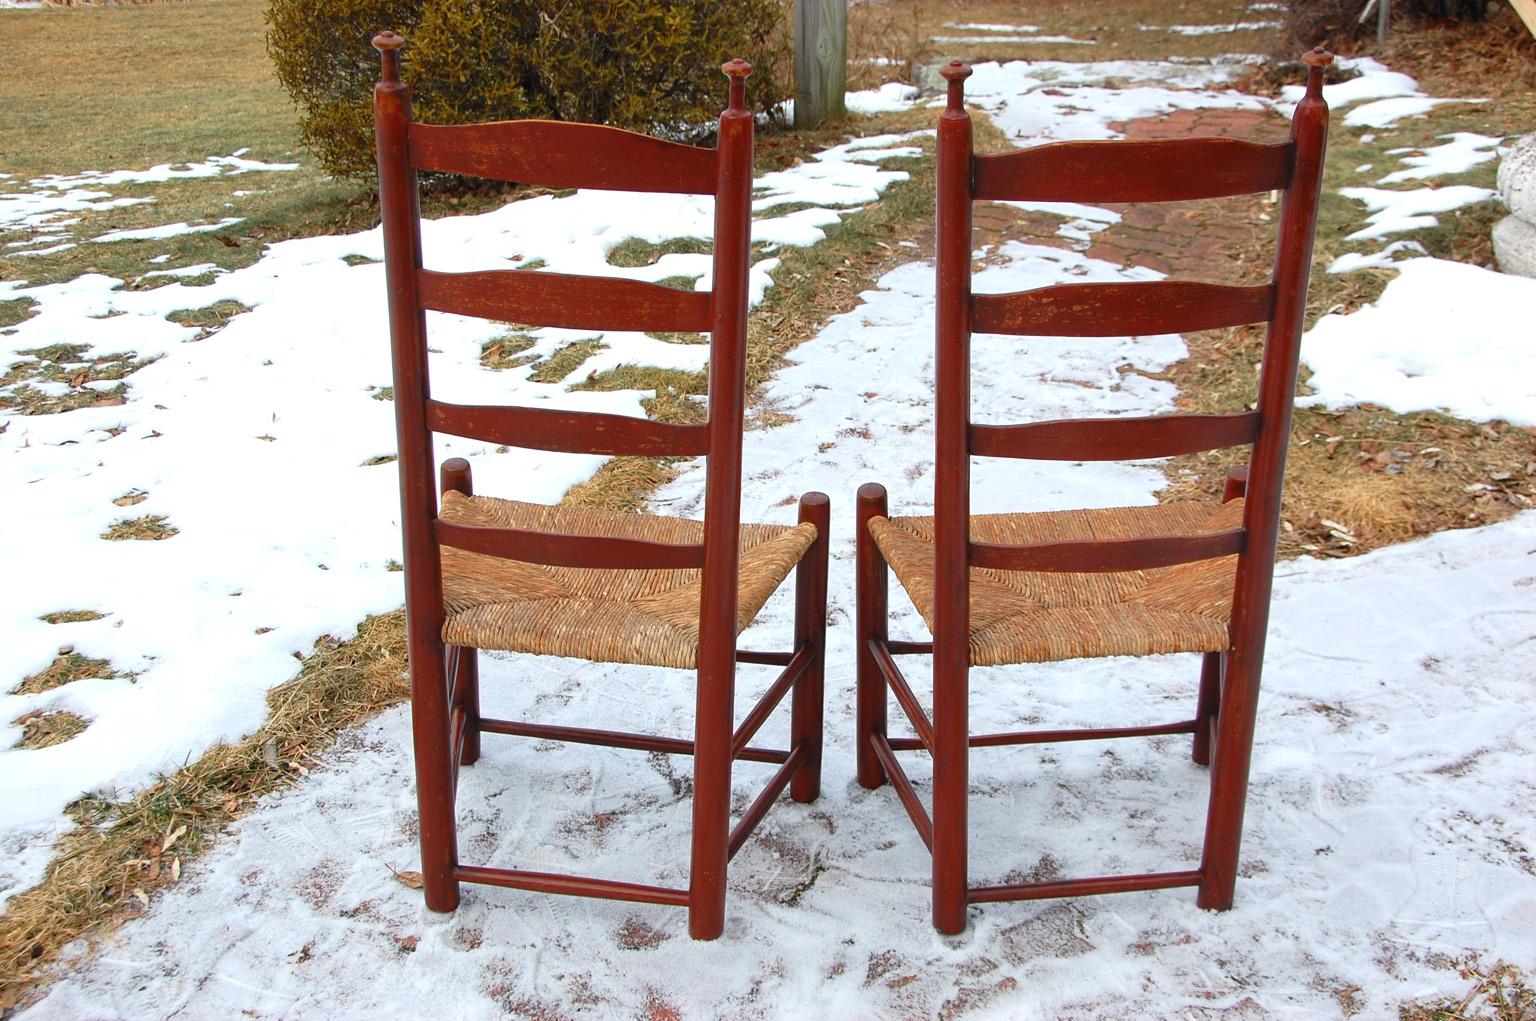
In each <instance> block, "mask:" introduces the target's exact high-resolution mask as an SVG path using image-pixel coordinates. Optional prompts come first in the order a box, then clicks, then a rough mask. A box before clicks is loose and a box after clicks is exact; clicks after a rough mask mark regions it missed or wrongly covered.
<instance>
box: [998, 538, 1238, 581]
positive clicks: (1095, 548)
mask: <svg viewBox="0 0 1536 1021" xmlns="http://www.w3.org/2000/svg"><path fill="white" fill-rule="evenodd" d="M1246 537H1247V533H1246V532H1245V531H1243V529H1241V528H1233V529H1228V530H1227V531H1223V532H1210V533H1208V534H1205V535H1166V536H1156V537H1153V538H1142V539H1068V540H1065V541H1062V542H1041V543H1029V544H1026V545H1007V544H1002V543H990V542H973V543H971V545H970V564H971V566H972V567H983V568H989V569H991V570H995V571H1073V572H1081V573H1102V572H1108V571H1145V570H1149V569H1151V568H1154V567H1171V566H1173V565H1174V564H1187V563H1191V562H1193V561H1196V560H1210V559H1211V558H1212V557H1225V556H1231V555H1232V554H1235V553H1241V552H1242V551H1243V544H1244V541H1245V539H1246Z"/></svg>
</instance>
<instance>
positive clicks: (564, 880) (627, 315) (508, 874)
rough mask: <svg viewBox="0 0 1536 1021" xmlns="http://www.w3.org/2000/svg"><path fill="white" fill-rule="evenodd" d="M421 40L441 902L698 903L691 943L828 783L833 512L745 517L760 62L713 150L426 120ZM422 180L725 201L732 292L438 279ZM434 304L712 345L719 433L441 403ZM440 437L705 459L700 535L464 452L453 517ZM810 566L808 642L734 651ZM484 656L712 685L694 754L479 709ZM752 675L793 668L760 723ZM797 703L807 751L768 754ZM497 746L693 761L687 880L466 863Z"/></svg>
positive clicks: (423, 419)
mask: <svg viewBox="0 0 1536 1021" xmlns="http://www.w3.org/2000/svg"><path fill="white" fill-rule="evenodd" d="M403 43H404V40H402V39H401V38H400V37H399V36H397V35H394V34H393V33H385V34H382V35H380V36H378V37H377V38H375V39H374V46H375V47H377V48H378V50H379V52H380V54H381V56H382V61H383V74H382V80H381V81H380V82H379V85H378V87H377V89H376V90H375V106H374V111H375V118H376V130H377V139H378V160H379V195H380V206H381V207H382V213H383V221H384V239H385V262H386V270H387V278H388V285H389V317H390V334H391V339H392V341H393V350H394V377H395V409H396V413H397V422H398V433H399V447H400V486H401V502H402V506H403V520H402V527H403V530H404V540H405V582H406V620H407V626H408V631H409V635H408V638H409V648H410V664H411V709H412V725H413V728H414V743H415V752H416V782H417V793H418V801H419V807H420V812H421V851H422V876H423V879H424V883H425V888H426V900H427V906H428V907H429V908H431V909H432V910H435V911H452V910H453V909H454V908H455V907H456V906H457V905H458V901H459V884H460V883H462V882H471V883H488V884H491V885H493V886H505V887H513V888H516V889H524V890H535V891H542V892H546V893H564V894H574V895H577V896H584V897H607V898H613V899H616V900H626V901H649V902H654V903H659V904H673V905H686V906H687V907H688V926H689V932H690V933H691V934H692V935H693V936H694V937H695V938H698V939H713V938H714V937H716V936H718V935H719V934H720V931H721V927H722V925H723V921H724V911H725V880H726V864H727V862H728V861H729V860H730V858H731V857H732V856H734V855H735V853H736V852H737V851H738V850H739V849H740V848H741V846H742V845H743V844H744V843H745V841H746V839H747V837H748V836H749V835H750V834H751V833H752V831H753V829H754V828H755V827H756V826H757V824H758V823H759V822H760V821H761V820H762V818H763V816H764V815H765V814H766V813H767V811H768V809H769V807H770V806H771V805H772V804H773V803H774V801H776V800H777V798H778V796H779V794H780V793H782V792H783V790H784V788H785V787H789V789H790V793H791V795H792V797H793V798H794V799H795V800H796V801H801V802H808V801H812V800H814V799H815V798H816V796H817V794H818V790H819V786H820V776H821V701H822V669H823V668H822V659H823V650H824V648H825V630H826V588H827V538H826V536H827V514H828V504H827V498H826V497H825V496H823V495H822V494H820V493H810V494H807V495H806V496H805V497H803V498H802V500H801V501H800V523H799V524H798V525H794V526H783V527H774V526H767V525H744V524H742V523H741V522H740V504H741V447H742V441H741V434H742V410H743V402H744V390H745V363H746V318H747V270H748V257H749V249H748V245H749V234H750V227H751V195H752V125H753V122H752V114H751V113H750V112H749V111H748V110H747V108H746V105H745V101H744V97H745V87H746V83H745V79H746V76H747V75H748V74H749V73H750V72H751V66H750V65H748V64H747V63H746V62H744V61H740V60H737V61H732V62H731V63H728V64H726V65H725V66H724V71H725V73H726V75H728V76H729V80H730V102H729V106H728V107H727V109H726V110H725V111H724V112H723V113H722V114H721V115H720V131H719V146H718V148H717V149H715V150H713V151H711V150H708V149H700V148H694V147H691V146H685V145H679V144H676V143H672V142H665V141H661V140H658V139H653V138H648V137H646V136H644V135H638V134H634V133H631V132H627V131H620V130H618V129H615V128H608V127H599V126H595V125H587V124H569V123H556V122H550V121H506V122H500V123H494V124H475V125H465V126H441V125H430V124H417V123H414V122H413V121H412V119H411V107H410V97H409V93H408V90H407V89H406V87H405V86H404V85H403V84H401V82H400V80H399V52H398V50H399V48H400V46H402V45H403ZM418 171H438V172H442V173H451V174H463V175H470V176H476V177H489V178H495V179H500V180H514V181H519V182H523V183H527V184H542V185H549V186H553V187H565V188H609V189H619V190H626V191H640V192H675V193H682V194H695V195H713V196H714V197H715V244H714V277H713V280H714V289H713V290H712V291H710V292H708V293H703V292H695V291H682V290H677V289H674V288H669V287H663V286H660V285H656V284H648V283H641V282H636V281H631V280H621V279H612V278H602V277H586V276H568V275H562V274H557V273H547V272H537V271H529V270H521V271H512V270H493V271H487V272H477V273H440V272H436V271H433V270H429V269H424V268H423V267H422V254H421V224H420V216H419V212H418V208H417V185H416V174H417V172H418ZM428 309H433V310H437V311H440V312H456V313H459V314H462V315H471V316H480V317H484V318H489V319H495V320H500V321H512V322H519V323H536V324H542V325H548V326H563V327H572V328H580V329H593V330H609V329H624V330H637V331H678V332H699V333H704V332H707V333H708V334H709V335H710V363H709V395H710V396H709V418H708V422H707V424H703V425H678V424H665V423H660V422H652V421H648V420H646V419H638V418H629V417H625V416H620V415H605V414H590V413H582V412H573V411H551V410H539V409H533V408H526V407H510V406H468V405H458V404H449V403H444V402H442V401H438V400H435V399H433V397H432V396H431V392H430V389H429V386H428V380H427V338H426V317H425V311H426V310H428ZM436 432H446V433H450V434H453V435H456V436H464V437H470V438H473V439H478V440H483V441H486V442H490V443H499V444H511V445H516V446H521V447H528V448H533V449H538V450H559V451H569V452H575V453H588V454H607V455H642V456H658V455H669V456H693V455H704V456H706V457H707V475H706V482H705V511H704V520H703V521H702V522H698V521H691V520H686V519H681V518H668V517H661V516H653V515H644V514H617V513H607V512H601V511H594V510H582V509H576V508H569V507H564V506H554V507H549V506H543V505H535V504H526V503H519V502H516V501H513V500H499V499H493V498H490V497H483V496H477V495H475V494H474V492H473V488H472V486H471V482H470V474H469V465H468V463H467V462H465V461H464V460H462V459H459V458H454V459H451V460H449V461H447V462H445V463H444V464H443V466H442V478H441V502H439V492H438V488H437V486H435V485H434V479H433V463H434V462H433V451H432V436H433V434H434V433H436ZM790 571H795V572H796V578H795V592H796V605H795V647H794V649H793V650H792V651H790V652H782V653H781V652H748V651H744V650H738V649H737V647H736V639H737V634H738V632H739V631H740V630H741V629H743V628H745V627H746V626H747V625H748V624H750V623H751V621H752V619H753V617H754V616H755V615H756V614H757V612H758V610H759V609H761V607H762V605H763V603H764V601H765V600H767V598H768V597H769V596H770V595H771V594H772V593H773V592H774V591H775V590H776V589H777V588H778V587H779V585H780V584H781V583H782V582H783V581H784V579H785V578H786V577H787V576H788V574H789V573H790ZM478 649H509V650H513V651H517V652H526V653H545V654H551V655H559V656H578V657H583V658H586V659H591V660H596V661H604V662H621V663H644V664H651V665H657V666H670V667H679V668H684V669H690V670H694V671H696V674H697V696H696V700H697V705H696V716H695V718H694V736H693V740H686V739H683V738H670V737H653V736H648V735H640V734H630V733H620V732H617V731H608V730H593V729H586V728H579V727H566V726H557V725H553V724H544V723H526V722H514V721H510V720H495V719H488V718H485V717H482V716H481V715H480V707H479V681H478V673H477V650H478ZM738 662H741V663H758V664H768V665H776V666H779V667H782V672H781V673H780V675H779V677H778V679H777V680H776V681H775V682H774V683H773V684H772V685H771V686H770V688H769V690H768V691H767V693H766V694H764V696H763V697H762V699H761V700H760V701H759V702H758V703H757V704H756V706H754V707H753V708H752V709H751V711H749V712H748V713H747V714H746V716H745V718H744V719H743V721H742V723H741V725H740V726H736V725H735V721H734V686H735V674H736V664H737V663H738ZM791 690H792V691H793V695H792V698H791V703H792V711H791V738H790V744H791V747H790V748H789V749H787V750H783V749H772V748H760V747H756V746H752V745H750V744H749V742H750V741H751V739H752V737H753V735H754V734H755V733H756V732H757V730H758V729H759V728H760V727H761V726H762V724H763V722H764V721H765V720H766V719H767V718H768V716H769V715H770V714H771V713H772V712H773V711H774V709H775V708H776V707H777V706H778V704H779V703H780V702H781V701H783V699H784V696H785V695H786V694H787V693H789V692H790V691H791ZM482 733H489V734H511V735H520V736H525V737H536V738H545V739H554V740H560V741H575V742H583V743H588V744H597V745H607V746H611V747H619V748H634V749H642V750H649V751H654V752H665V753H670V754H681V755H692V756H693V759H694V774H693V776H694V791H693V833H692V850H691V867H690V878H689V887H688V889H686V890H683V889H668V888H663V887H659V886H644V885H640V884H636V883H629V882H619V881H616V880H612V879H594V878H587V877H580V876H564V875H551V874H548V873H541V872H530V871H525V870H521V869H504V868H487V867H482V866H479V865H466V864H463V863H461V862H460V860H459V854H458V848H457V835H456V830H455V812H454V801H455V793H456V788H457V780H458V769H459V766H460V765H469V764H470V763H473V762H474V761H475V760H476V759H477V758H478V757H479V754H480V735H481V734H482ZM737 759H745V760H749V761H754V762H768V763H777V764H778V765H779V768H778V770H777V771H776V772H775V773H774V774H773V777H772V779H771V780H769V781H768V784H767V786H766V788H764V790H763V791H762V793H761V794H760V795H759V796H758V798H757V799H756V800H755V801H753V802H752V803H751V805H750V806H748V807H747V809H746V810H745V812H744V813H743V814H742V816H741V818H740V819H739V820H738V821H737V822H736V824H735V826H734V827H732V826H731V825H730V822H731V820H730V798H731V767H732V764H733V762H734V761H735V760H737Z"/></svg>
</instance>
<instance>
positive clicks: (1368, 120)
mask: <svg viewBox="0 0 1536 1021" xmlns="http://www.w3.org/2000/svg"><path fill="white" fill-rule="evenodd" d="M1486 102H1487V100H1486V99H1431V98H1430V97H1428V96H1398V97H1394V98H1392V99H1378V100H1376V102H1374V103H1366V104H1365V105H1364V106H1357V107H1355V108H1354V109H1353V110H1351V111H1349V113H1347V114H1345V115H1344V126H1345V127H1350V128H1390V127H1391V126H1392V125H1394V124H1396V123H1397V122H1398V121H1400V120H1402V119H1403V118H1404V117H1420V116H1423V115H1424V114H1426V113H1428V112H1429V111H1431V110H1433V109H1434V108H1435V107H1437V106H1444V105H1446V104H1447V103H1486Z"/></svg>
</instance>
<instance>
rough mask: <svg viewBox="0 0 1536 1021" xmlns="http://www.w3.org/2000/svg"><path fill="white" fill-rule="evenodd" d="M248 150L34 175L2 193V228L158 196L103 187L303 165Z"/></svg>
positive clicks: (288, 168) (20, 225) (292, 168)
mask: <svg viewBox="0 0 1536 1021" xmlns="http://www.w3.org/2000/svg"><path fill="white" fill-rule="evenodd" d="M248 151H249V150H247V149H240V150H237V151H236V152H234V153H231V154H230V155H228V156H210V157H208V158H207V159H206V160H204V161H202V162H201V163H161V164H158V165H156V166H153V167H150V168H149V169H148V170H112V171H105V172H103V171H100V170H87V171H84V172H83V173H79V174H48V175H45V176H43V177H34V178H32V179H31V180H29V181H28V182H27V184H28V185H30V186H31V190H30V191H23V192H6V193H3V194H0V230H19V229H22V228H27V227H40V226H42V225H44V224H46V223H48V222H50V221H52V220H55V219H56V218H57V217H58V216H60V215H62V214H65V213H78V212H99V211H101V210H105V209H120V208H122V207H124V206H136V205H140V204H142V203H145V202H153V201H154V199H153V198H152V197H149V196H138V197H129V198H113V197H112V193H111V192H107V191H102V190H101V189H102V188H108V187H115V186H118V185H124V184H158V183H161V182H164V181H176V180H186V179H189V178H202V177H223V176H231V175H235V174H248V173H253V172H257V171H263V172H266V171H285V170H297V169H298V168H299V164H297V163H265V162H263V161H261V160H252V159H245V158H244V155H245V153H246V152H248ZM7 179H9V178H7Z"/></svg>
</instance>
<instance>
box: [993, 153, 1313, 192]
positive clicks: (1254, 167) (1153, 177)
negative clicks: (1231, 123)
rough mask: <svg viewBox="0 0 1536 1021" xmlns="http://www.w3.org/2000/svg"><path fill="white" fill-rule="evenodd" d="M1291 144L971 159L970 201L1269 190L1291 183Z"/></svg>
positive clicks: (1009, 155) (1294, 154)
mask: <svg viewBox="0 0 1536 1021" xmlns="http://www.w3.org/2000/svg"><path fill="white" fill-rule="evenodd" d="M1295 161H1296V147H1295V144H1294V143H1292V142H1277V143H1262V142H1247V141H1243V140H1241V139H1236V138H1192V139H1166V140H1158V141H1113V142H1056V143H1054V144H1052V145H1041V146H1035V147H1033V148H1029V149H1021V150H1019V151H1017V152H1010V153H1003V154H1001V155H996V156H977V157H975V165H974V169H973V179H972V180H973V183H972V195H973V197H975V198H977V199H1002V200H1022V199H1029V200H1033V201H1064V202H1174V201H1182V200H1185V199H1203V198H1221V197H1223V196H1226V195H1247V194H1251V193H1253V192H1260V191H1276V190H1279V189H1282V188H1287V187H1289V186H1290V183H1291V171H1292V168H1293V167H1294V165H1295Z"/></svg>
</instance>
